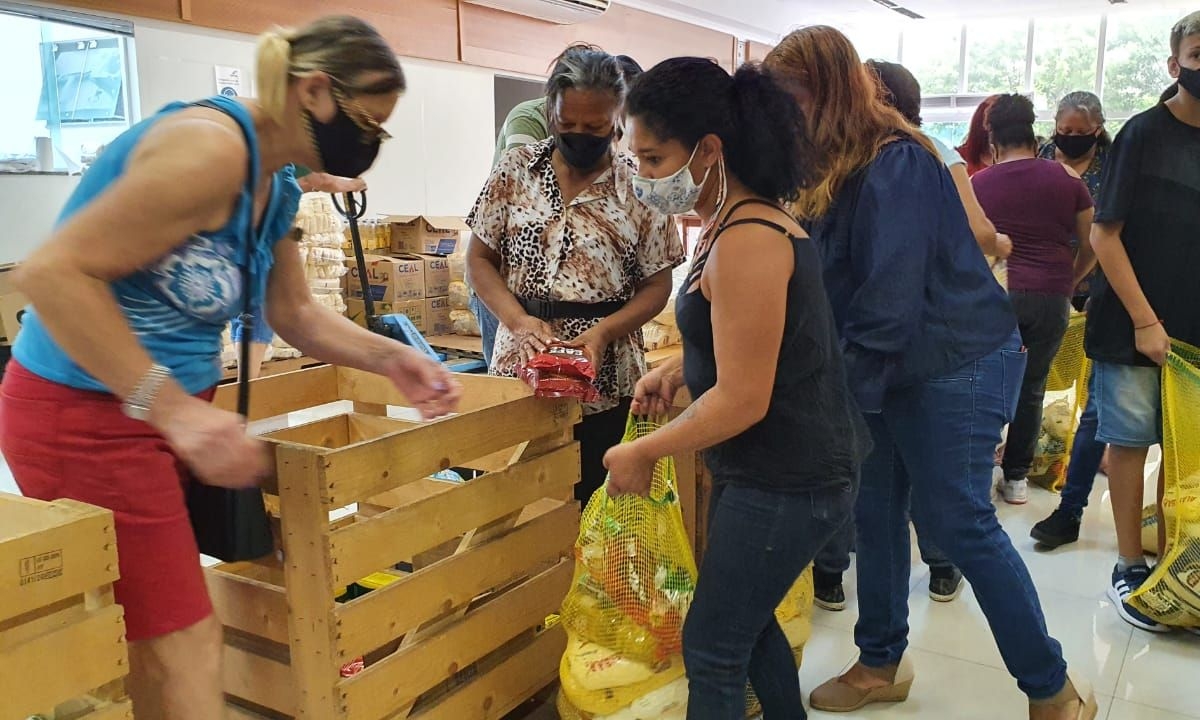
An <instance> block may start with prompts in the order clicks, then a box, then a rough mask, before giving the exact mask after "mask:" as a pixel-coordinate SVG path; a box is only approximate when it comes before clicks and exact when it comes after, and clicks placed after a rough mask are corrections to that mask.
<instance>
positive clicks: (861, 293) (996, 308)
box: [810, 138, 1017, 412]
mask: <svg viewBox="0 0 1200 720" xmlns="http://www.w3.org/2000/svg"><path fill="white" fill-rule="evenodd" d="M810 234H811V235H812V238H813V240H814V241H815V242H816V243H817V246H818V247H819V248H820V250H821V256H822V264H823V266H824V276H825V288H826V291H827V292H828V293H829V299H830V302H831V304H832V305H833V312H834V317H835V321H836V323H837V327H838V332H839V335H840V336H841V341H842V350H843V353H844V355H845V358H846V370H847V376H848V378H849V382H850V387H851V389H852V390H853V391H854V394H855V397H856V398H857V400H858V402H859V406H860V407H861V408H862V410H863V411H864V412H880V411H881V410H882V407H883V400H884V396H885V395H886V393H887V391H888V390H889V389H890V388H894V387H902V386H905V385H911V384H915V383H918V382H922V381H925V380H930V379H933V378H937V377H941V376H944V375H945V374H947V373H949V372H952V371H954V370H956V369H958V368H960V367H962V366H963V365H966V364H967V363H969V362H972V361H974V360H977V359H979V358H981V357H983V356H985V355H987V354H988V353H991V352H993V351H995V350H996V349H997V348H999V347H1000V346H1001V345H1002V344H1003V343H1004V342H1005V340H1007V339H1008V338H1010V337H1011V336H1012V334H1013V332H1014V331H1015V330H1016V327H1017V322H1016V317H1015V316H1014V314H1013V311H1012V306H1011V305H1010V304H1009V300H1008V296H1007V295H1006V294H1005V292H1004V290H1003V289H1002V288H1001V287H1000V286H999V285H998V284H997V283H996V280H995V278H994V277H993V276H992V272H991V270H990V269H989V268H988V265H987V261H986V260H985V259H984V257H983V253H981V252H980V251H979V246H978V245H977V244H976V242H975V236H974V235H973V234H972V233H971V227H970V224H969V223H968V221H967V213H966V210H965V209H964V208H963V204H962V200H960V199H959V196H958V191H957V190H956V189H955V186H954V181H953V179H952V178H951V177H950V173H949V171H948V170H947V169H946V165H945V163H944V162H942V160H941V158H939V157H937V156H935V155H933V154H932V153H930V152H929V151H928V150H926V149H925V148H924V147H922V146H921V145H919V144H918V143H917V142H915V141H914V140H911V139H908V138H905V139H902V140H898V141H895V142H892V143H889V144H888V145H885V146H884V147H883V148H882V149H881V150H880V151H879V155H878V156H877V157H876V158H875V160H874V161H872V162H871V163H870V164H869V165H868V166H867V167H866V168H864V169H863V170H861V171H859V172H858V173H856V174H855V175H853V176H851V178H850V179H848V180H847V181H846V183H845V184H844V186H843V187H842V189H841V190H840V191H839V192H838V195H837V197H836V198H835V199H834V204H833V206H832V207H831V208H830V210H829V212H828V213H826V215H825V216H823V217H821V218H818V219H817V220H816V221H814V222H813V223H811V224H810Z"/></svg>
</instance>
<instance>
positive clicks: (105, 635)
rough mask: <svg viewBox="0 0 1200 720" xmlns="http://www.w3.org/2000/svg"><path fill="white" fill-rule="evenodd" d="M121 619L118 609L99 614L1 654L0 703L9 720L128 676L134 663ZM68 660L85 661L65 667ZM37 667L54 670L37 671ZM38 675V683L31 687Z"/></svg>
mask: <svg viewBox="0 0 1200 720" xmlns="http://www.w3.org/2000/svg"><path fill="white" fill-rule="evenodd" d="M122 618H123V611H122V609H121V608H120V607H119V606H116V605H113V606H110V607H107V608H103V609H101V610H96V611H95V612H93V613H91V615H90V617H88V619H86V620H84V621H83V622H80V623H76V624H74V625H69V626H67V627H64V628H60V629H58V630H55V631H54V632H50V633H47V634H45V635H42V636H41V637H39V638H37V639H36V640H31V641H30V642H27V643H24V644H22V645H19V646H17V647H13V648H7V649H5V650H4V651H3V652H0V702H3V704H4V709H5V714H6V717H13V718H25V717H29V716H30V715H35V714H37V713H39V712H46V711H47V710H48V709H50V708H53V707H54V706H55V705H57V704H58V703H60V702H63V701H64V700H66V699H68V698H73V697H77V696H80V695H83V694H85V693H87V692H88V691H90V690H93V689H95V688H98V687H100V686H101V685H104V684H106V683H108V682H111V681H112V680H116V679H119V678H121V677H124V676H125V675H126V673H127V672H128V667H129V663H128V660H127V656H126V650H125V623H124V622H123V620H122ZM67 657H71V658H77V659H79V660H80V661H78V662H69V663H67V662H63V660H64V658H67ZM37 668H42V669H43V670H45V669H52V671H49V672H38V671H37V670H36V669H37ZM34 673H36V681H35V682H30V678H31V674H34Z"/></svg>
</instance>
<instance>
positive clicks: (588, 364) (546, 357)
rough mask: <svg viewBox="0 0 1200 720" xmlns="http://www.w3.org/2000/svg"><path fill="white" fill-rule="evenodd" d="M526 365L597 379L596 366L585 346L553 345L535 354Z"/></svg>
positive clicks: (587, 378) (537, 368) (562, 373)
mask: <svg viewBox="0 0 1200 720" xmlns="http://www.w3.org/2000/svg"><path fill="white" fill-rule="evenodd" d="M526 367H530V368H534V369H536V370H549V371H551V372H554V373H557V374H559V375H571V376H575V377H580V378H583V379H585V380H595V379H596V367H595V366H594V365H592V361H591V360H589V359H588V356H587V353H585V352H584V351H583V348H575V347H567V346H566V345H551V346H550V347H548V348H546V352H543V353H538V354H537V355H534V356H533V359H532V360H530V361H529V364H528V365H527V366H526Z"/></svg>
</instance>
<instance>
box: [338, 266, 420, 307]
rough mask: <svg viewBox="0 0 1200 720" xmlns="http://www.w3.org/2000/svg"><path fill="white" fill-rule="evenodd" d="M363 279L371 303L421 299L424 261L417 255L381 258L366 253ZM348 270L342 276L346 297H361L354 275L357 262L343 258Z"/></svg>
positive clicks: (356, 275)
mask: <svg viewBox="0 0 1200 720" xmlns="http://www.w3.org/2000/svg"><path fill="white" fill-rule="evenodd" d="M365 260H366V262H367V282H368V284H369V285H370V286H371V298H372V299H373V300H375V302H385V303H397V302H403V301H405V300H422V299H424V298H425V261H424V260H423V259H421V258H397V257H384V256H382V255H367V256H366V257H365ZM346 267H347V268H349V270H350V272H348V273H346V274H345V275H343V276H342V277H343V278H345V289H346V295H347V297H351V298H361V297H362V282H361V281H360V280H359V278H358V263H357V262H356V261H355V260H354V258H348V259H347V260H346Z"/></svg>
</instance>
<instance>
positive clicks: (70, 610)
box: [0, 595, 112, 652]
mask: <svg viewBox="0 0 1200 720" xmlns="http://www.w3.org/2000/svg"><path fill="white" fill-rule="evenodd" d="M83 597H84V596H83V595H72V596H71V597H69V598H64V599H62V600H59V601H58V602H56V603H54V604H53V605H47V606H45V607H41V608H38V609H36V610H34V611H32V612H27V613H25V614H24V615H19V616H17V617H15V618H9V619H7V620H5V621H3V622H0V652H3V651H4V650H7V649H8V648H12V647H16V646H17V645H21V644H23V643H26V642H29V641H30V640H33V639H35V638H37V637H40V636H42V635H45V634H46V633H48V632H54V631H55V630H58V629H59V628H63V627H66V626H67V625H73V624H75V623H78V622H80V621H82V620H86V619H87V617H88V611H89V610H92V609H95V608H89V607H88V606H87V605H86V604H85V603H84V599H83ZM108 604H109V605H111V604H112V603H108Z"/></svg>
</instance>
